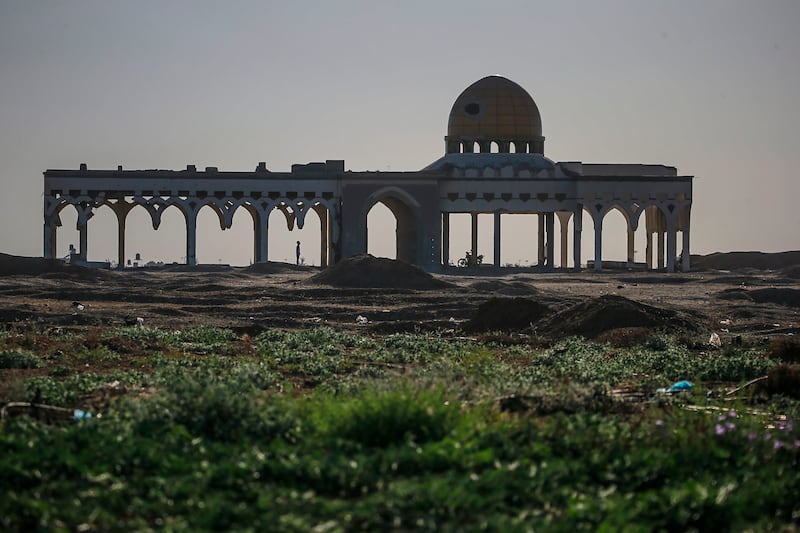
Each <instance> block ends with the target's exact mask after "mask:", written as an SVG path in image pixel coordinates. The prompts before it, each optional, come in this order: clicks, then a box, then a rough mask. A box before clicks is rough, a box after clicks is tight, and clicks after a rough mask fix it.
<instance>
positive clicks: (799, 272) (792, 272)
mask: <svg viewBox="0 0 800 533" xmlns="http://www.w3.org/2000/svg"><path fill="white" fill-rule="evenodd" d="M781 274H783V275H784V276H786V277H787V278H790V279H800V265H795V266H790V267H788V268H784V269H783V271H782V272H781Z"/></svg>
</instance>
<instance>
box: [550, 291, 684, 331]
mask: <svg viewBox="0 0 800 533" xmlns="http://www.w3.org/2000/svg"><path fill="white" fill-rule="evenodd" d="M619 328H650V329H689V330H694V329H696V325H695V324H694V323H693V322H692V321H690V320H688V319H686V318H682V317H680V316H679V315H678V313H676V312H675V311H670V310H668V309H661V308H658V307H653V306H649V305H645V304H642V303H639V302H635V301H633V300H629V299H627V298H624V297H622V296H615V295H604V296H599V297H597V298H592V299H591V300H587V301H585V302H581V303H579V304H577V305H575V306H573V307H570V308H569V309H565V310H564V311H560V312H558V313H556V314H555V315H553V316H552V317H551V318H550V320H549V321H548V322H547V324H546V326H545V328H544V329H545V331H547V332H548V333H549V334H550V335H551V336H553V337H568V336H571V335H578V336H582V337H586V338H589V339H593V338H596V337H597V336H599V335H600V334H601V333H604V332H607V331H611V330H615V329H619Z"/></svg>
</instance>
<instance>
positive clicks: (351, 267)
mask: <svg viewBox="0 0 800 533" xmlns="http://www.w3.org/2000/svg"><path fill="white" fill-rule="evenodd" d="M308 282H309V283H320V284H324V285H332V286H334V287H357V288H383V289H389V288H391V289H417V290H426V289H441V288H445V287H451V286H452V285H450V284H449V283H446V282H444V281H442V280H439V279H436V278H434V277H433V276H431V275H430V274H428V273H427V272H425V271H423V270H421V269H419V268H417V267H415V266H414V265H410V264H408V263H406V262H404V261H396V260H394V259H386V258H384V257H373V256H371V255H369V254H367V255H355V256H353V257H348V258H347V259H345V260H343V261H340V262H338V263H336V264H335V265H332V266H330V267H328V268H326V269H325V270H323V271H322V272H320V273H319V274H315V275H314V276H311V277H310V278H309V279H308Z"/></svg>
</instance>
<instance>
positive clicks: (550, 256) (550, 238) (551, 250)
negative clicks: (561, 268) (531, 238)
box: [544, 213, 556, 268]
mask: <svg viewBox="0 0 800 533" xmlns="http://www.w3.org/2000/svg"><path fill="white" fill-rule="evenodd" d="M544 218H545V230H546V233H547V252H546V261H545V265H546V266H547V267H548V268H553V266H555V261H554V259H555V257H554V256H555V252H556V247H555V245H556V242H555V232H556V231H555V219H556V216H555V213H547V214H546V215H545V217H544Z"/></svg>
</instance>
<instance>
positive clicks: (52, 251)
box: [44, 218, 56, 259]
mask: <svg viewBox="0 0 800 533" xmlns="http://www.w3.org/2000/svg"><path fill="white" fill-rule="evenodd" d="M55 256H56V226H55V225H54V224H53V223H52V222H51V220H50V219H49V218H45V219H44V257H45V258H47V259H52V258H54V257H55Z"/></svg>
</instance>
